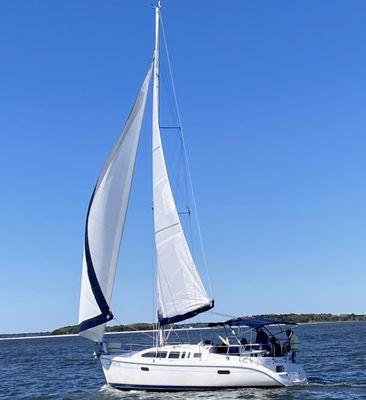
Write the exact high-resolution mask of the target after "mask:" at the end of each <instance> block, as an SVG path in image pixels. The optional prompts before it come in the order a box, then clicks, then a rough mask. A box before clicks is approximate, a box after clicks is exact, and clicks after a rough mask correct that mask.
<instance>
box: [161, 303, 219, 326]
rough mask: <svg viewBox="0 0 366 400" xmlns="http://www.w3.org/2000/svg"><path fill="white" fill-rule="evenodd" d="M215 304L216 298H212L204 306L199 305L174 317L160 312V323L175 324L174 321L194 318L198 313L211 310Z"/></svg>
mask: <svg viewBox="0 0 366 400" xmlns="http://www.w3.org/2000/svg"><path fill="white" fill-rule="evenodd" d="M214 305H215V300H211V301H210V302H209V303H208V304H205V305H204V306H202V307H199V308H197V309H195V310H193V311H189V312H187V313H185V314H180V315H175V316H174V317H168V318H164V317H162V316H161V315H160V314H158V319H159V323H160V325H167V324H173V323H174V322H180V321H184V320H185V319H188V318H193V317H195V316H196V315H198V314H201V313H203V312H205V311H208V310H211V308H213V306H214Z"/></svg>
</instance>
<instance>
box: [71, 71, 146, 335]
mask: <svg viewBox="0 0 366 400" xmlns="http://www.w3.org/2000/svg"><path fill="white" fill-rule="evenodd" d="M151 73H152V67H150V69H149V71H148V73H147V75H146V78H145V80H144V83H143V85H142V88H141V91H140V93H139V95H138V97H137V99H136V102H135V104H134V106H133V108H132V110H131V113H130V115H129V117H128V120H127V122H126V125H125V127H124V129H123V131H122V134H121V136H120V138H119V140H118V142H117V144H116V146H115V148H114V150H113V151H112V153H111V155H110V156H109V158H108V159H107V161H106V162H105V164H104V167H103V170H102V172H101V174H100V176H99V179H98V181H97V184H96V186H95V189H94V192H93V195H92V197H91V200H90V203H89V209H88V213H87V218H86V226H85V243H84V257H83V267H82V281H81V294H80V308H79V334H80V335H81V336H84V337H86V338H88V339H90V340H93V341H95V342H101V341H102V338H103V334H104V330H105V323H106V322H108V321H109V320H111V319H113V315H112V312H111V310H110V308H109V307H110V301H111V296H112V290H113V285H114V279H115V272H116V266H117V260H118V254H119V248H120V243H121V237H122V233H123V227H124V223H125V217H126V212H127V207H128V202H129V196H130V189H131V183H132V176H133V171H134V166H135V159H136V153H137V148H138V143H139V138H140V131H141V125H142V120H143V116H144V110H145V104H146V97H147V92H148V89H149V82H150V77H151Z"/></svg>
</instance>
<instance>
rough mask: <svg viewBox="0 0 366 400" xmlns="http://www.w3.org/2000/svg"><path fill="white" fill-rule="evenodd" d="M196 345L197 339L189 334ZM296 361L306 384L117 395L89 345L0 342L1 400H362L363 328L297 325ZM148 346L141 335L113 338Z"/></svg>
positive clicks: (365, 393) (365, 377)
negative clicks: (306, 376)
mask: <svg viewBox="0 0 366 400" xmlns="http://www.w3.org/2000/svg"><path fill="white" fill-rule="evenodd" d="M188 334H189V339H190V341H192V342H198V341H199V340H200V339H201V337H202V333H200V332H196V331H190V332H189V333H188ZM297 334H298V336H299V338H300V354H299V361H300V362H301V363H302V364H303V365H304V368H305V370H306V372H307V374H308V377H309V380H310V384H309V385H308V386H306V387H299V388H278V389H241V390H227V391H216V392H181V393H152V392H150V393H149V392H139V391H129V392H122V391H119V390H116V389H113V388H111V387H109V386H107V385H105V381H104V377H103V372H102V370H101V367H100V365H99V361H98V360H95V359H94V358H93V357H92V352H93V349H94V346H93V344H91V343H89V342H88V341H86V340H83V339H81V338H78V337H68V338H52V339H28V340H9V341H0V360H1V361H0V377H1V379H0V399H93V400H94V399H95V400H100V399H122V400H145V399H146V400H155V399H157V400H168V399H177V400H178V399H179V400H183V399H184V400H185V399H189V400H195V399H199V400H202V399H223V400H225V399H230V400H231V399H253V400H254V399H255V400H257V399H258V400H285V399H293V400H296V399H357V400H359V399H366V323H340V324H321V325H302V326H299V327H298V328H297ZM118 337H119V338H122V340H123V341H124V342H125V343H134V342H135V343H136V342H139V343H141V344H148V338H147V337H146V336H143V335H141V334H137V333H134V334H123V335H118Z"/></svg>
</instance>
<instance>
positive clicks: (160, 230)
mask: <svg viewBox="0 0 366 400" xmlns="http://www.w3.org/2000/svg"><path fill="white" fill-rule="evenodd" d="M177 225H179V222H177V223H175V224H172V225H169V226H166V227H165V228H161V229H159V230H158V231H156V232H155V235H156V234H158V233H160V232H162V231H165V230H166V229H169V228H173V226H177Z"/></svg>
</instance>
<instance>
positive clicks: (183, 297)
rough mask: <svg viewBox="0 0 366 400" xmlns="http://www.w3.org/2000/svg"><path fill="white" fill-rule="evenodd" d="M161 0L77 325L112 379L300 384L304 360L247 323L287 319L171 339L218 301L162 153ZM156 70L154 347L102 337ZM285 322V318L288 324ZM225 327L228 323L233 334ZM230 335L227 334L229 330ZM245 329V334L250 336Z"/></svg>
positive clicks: (171, 386) (97, 206) (211, 386)
mask: <svg viewBox="0 0 366 400" xmlns="http://www.w3.org/2000/svg"><path fill="white" fill-rule="evenodd" d="M160 18H161V4H160V2H159V4H158V6H157V7H155V29H156V30H155V50H154V57H153V62H152V65H151V66H150V68H149V70H148V72H147V75H146V77H145V79H144V81H143V84H142V87H141V89H140V92H139V94H138V96H137V99H136V101H135V103H134V105H133V107H132V110H131V112H130V115H129V117H128V119H127V122H126V124H125V126H124V129H123V131H122V134H121V136H120V138H119V140H118V142H117V144H116V145H115V147H114V149H113V151H112V152H111V154H110V156H109V157H108V159H107V160H106V162H105V164H104V167H103V169H102V171H101V173H100V175H99V178H98V180H97V183H96V185H95V188H94V191H93V194H92V196H91V199H90V202H89V206H88V211H87V217H86V225H85V238H84V256H83V265H82V282H81V295H80V308H79V335H80V336H82V337H84V338H87V339H89V340H91V341H93V342H95V343H97V344H98V345H99V347H100V362H101V365H102V368H103V372H104V375H105V378H106V381H107V383H108V384H110V385H111V386H113V387H115V388H118V389H124V390H157V391H177V390H216V389H225V388H241V387H276V386H292V385H296V384H304V383H306V382H307V378H306V374H305V372H304V370H303V368H302V367H301V366H300V365H299V364H297V363H295V362H293V360H291V358H290V356H289V353H288V352H284V353H283V354H280V355H279V354H271V349H269V348H268V345H267V346H265V345H264V344H263V343H256V341H255V340H254V342H253V341H251V340H249V341H248V340H247V339H246V338H247V337H248V332H252V331H258V330H260V329H262V330H263V329H266V330H267V332H268V334H271V333H270V327H272V326H274V325H276V326H279V327H283V326H284V325H283V321H277V320H269V319H263V318H262V319H261V318H249V319H245V318H232V319H230V320H227V321H224V322H219V323H214V324H211V325H210V326H211V328H212V329H217V328H219V330H220V329H221V330H220V332H221V334H220V335H219V336H218V337H219V338H220V340H221V342H220V343H219V344H215V343H214V342H213V341H211V340H202V341H200V342H199V343H196V344H192V343H180V344H171V343H169V341H168V335H167V332H168V330H169V327H171V326H172V325H174V324H175V323H177V322H181V321H185V320H187V319H189V318H192V317H194V316H196V315H198V314H201V313H204V312H206V311H208V310H210V309H212V308H213V307H214V300H213V299H212V298H210V296H208V294H207V292H206V289H205V287H204V285H203V283H202V280H201V277H200V275H199V273H198V271H197V268H196V265H195V261H194V259H193V257H192V254H191V251H190V248H189V245H188V242H187V240H186V237H185V233H184V230H183V226H182V223H181V220H180V217H179V213H178V211H177V206H176V203H175V200H174V196H173V192H172V187H171V184H170V180H169V175H168V171H167V165H166V161H165V156H164V149H163V143H162V139H161V132H160V121H159V105H160V102H159V99H160V84H159V81H160V74H159V67H160V65H159V58H160V57H159V56H160V52H159V27H160ZM152 76H153V105H152V192H153V216H154V238H155V246H156V264H157V327H158V329H157V332H158V334H157V335H156V343H155V344H154V346H152V347H150V348H143V349H141V348H136V349H133V350H131V349H129V350H128V351H126V350H124V349H123V348H122V345H121V346H115V345H113V346H112V344H110V345H108V344H107V343H106V341H105V340H104V333H105V327H106V323H107V322H109V321H112V320H113V319H114V316H113V313H112V311H111V309H110V304H111V297H112V290H113V285H114V280H115V273H116V267H117V261H118V256H119V250H120V243H121V238H122V234H123V230H124V225H125V219H126V213H127V208H128V204H129V199H130V191H131V184H132V178H133V174H134V167H135V160H136V155H137V152H138V144H139V138H140V132H141V127H142V121H143V116H144V112H145V106H146V100H147V94H148V89H149V84H150V80H151V77H152ZM280 330H281V332H283V330H282V328H280ZM222 332H226V333H227V332H230V333H231V338H229V335H228V334H223V333H222ZM268 334H267V333H266V335H267V336H268ZM221 335H224V336H225V337H222V336H221ZM244 338H245V340H244Z"/></svg>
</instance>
